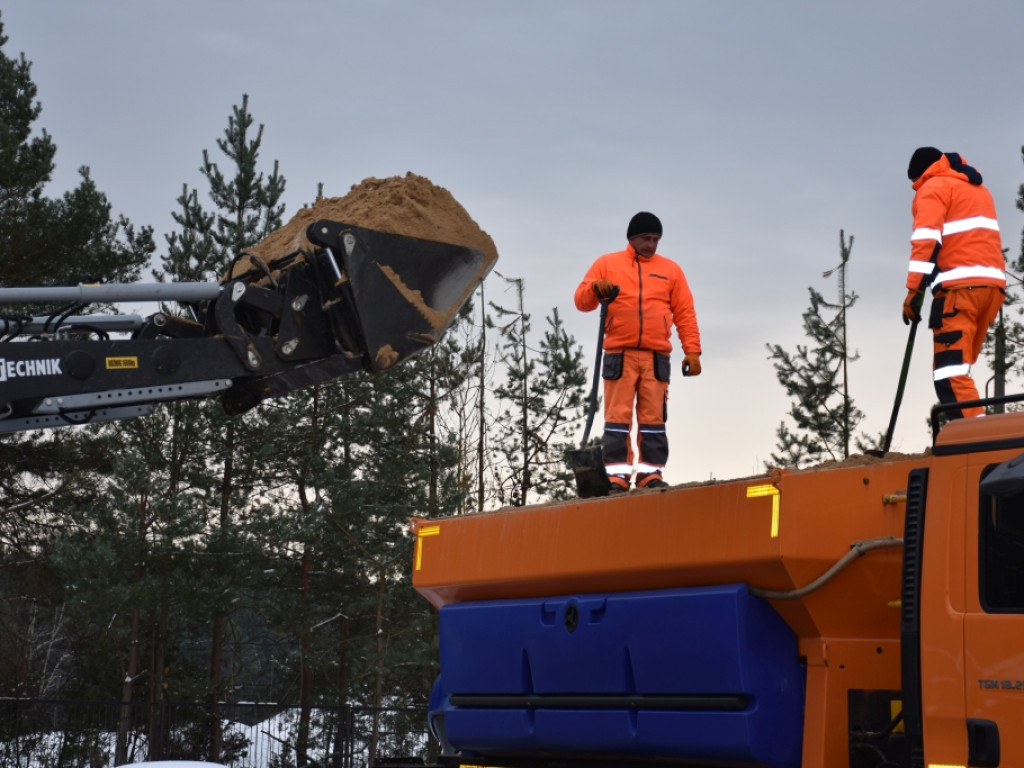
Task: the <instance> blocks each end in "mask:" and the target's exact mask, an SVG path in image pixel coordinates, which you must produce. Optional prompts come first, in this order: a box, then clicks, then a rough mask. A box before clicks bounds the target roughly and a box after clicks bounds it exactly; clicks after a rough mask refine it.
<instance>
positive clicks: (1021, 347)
mask: <svg viewBox="0 0 1024 768" xmlns="http://www.w3.org/2000/svg"><path fill="white" fill-rule="evenodd" d="M1021 159H1022V160H1024V147H1021ZM1016 207H1017V210H1018V211H1024V184H1021V185H1020V186H1019V187H1018V188H1017V200H1016ZM1004 226H1005V225H1004ZM1008 251H1009V249H1008V248H1004V249H1003V253H1004V254H1005V253H1007V252H1008ZM1022 280H1024V229H1022V233H1021V243H1020V247H1019V249H1018V252H1017V257H1016V258H1015V259H1012V260H1009V259H1008V260H1007V269H1006V300H1005V302H1004V303H1003V307H1002V309H1000V311H999V317H998V318H997V319H996V322H995V324H994V325H993V326H992V329H991V332H990V333H989V334H988V336H987V337H986V338H985V344H984V346H983V348H982V354H983V355H984V357H985V358H986V359H987V360H988V361H989V365H990V366H991V368H992V383H993V388H992V391H991V392H988V388H987V387H986V391H985V392H983V393H982V394H983V395H987V394H991V395H992V396H994V397H1001V396H1003V395H1004V394H1007V386H1008V385H1011V386H1013V385H1016V387H1017V388H1019V387H1020V386H1021V380H1020V377H1019V376H1017V377H1016V380H1014V374H1015V372H1017V371H1020V370H1021V365H1022V363H1024V322H1022V320H1021V317H1022V316H1024V294H1022V286H1024V282H1022ZM1009 408H1011V409H1018V408H1020V405H1016V404H1012V405H1010V406H1009ZM1005 409H1006V406H1003V405H1001V404H999V405H996V406H994V408H993V410H994V411H996V412H1002V411H1003V410H1005Z"/></svg>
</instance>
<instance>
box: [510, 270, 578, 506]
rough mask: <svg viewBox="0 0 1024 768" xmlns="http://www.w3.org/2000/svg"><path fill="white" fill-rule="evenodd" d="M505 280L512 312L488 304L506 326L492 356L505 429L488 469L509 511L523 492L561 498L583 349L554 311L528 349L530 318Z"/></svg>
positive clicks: (567, 483)
mask: <svg viewBox="0 0 1024 768" xmlns="http://www.w3.org/2000/svg"><path fill="white" fill-rule="evenodd" d="M506 280H507V281H508V282H509V283H511V284H512V285H513V286H514V287H515V290H516V296H517V302H518V309H516V310H509V309H506V308H504V307H502V306H499V305H497V304H493V303H492V305H491V306H492V308H493V309H494V310H495V312H497V314H498V315H499V317H508V318H511V321H510V322H508V323H507V324H506V325H504V326H503V327H501V328H500V329H499V333H500V334H501V336H502V342H501V347H500V352H499V359H500V360H501V362H502V363H503V364H504V373H505V378H504V381H502V382H501V383H500V384H499V385H498V386H497V387H495V389H494V395H495V397H497V398H498V399H499V401H500V412H501V414H503V415H502V416H501V417H500V418H499V419H498V422H499V423H501V424H502V428H503V429H504V430H505V432H504V434H502V435H500V436H499V437H498V438H497V441H496V448H495V453H496V454H498V456H499V457H500V459H501V461H500V463H498V464H496V465H495V467H494V471H495V482H496V485H497V488H498V493H499V500H500V501H501V502H502V503H507V504H510V505H512V506H522V505H524V504H526V503H528V500H529V498H530V494H531V493H532V494H534V495H535V496H537V497H539V498H541V499H544V498H565V497H566V496H568V495H569V493H570V488H571V486H572V472H571V470H570V468H569V467H568V465H567V464H566V463H565V458H564V456H565V452H566V450H568V448H569V447H570V446H571V445H572V443H571V438H572V432H573V429H574V428H575V425H576V423H577V422H578V421H579V420H580V418H581V417H582V414H583V410H584V408H585V405H586V403H585V394H584V391H585V387H586V383H587V381H586V380H587V373H586V369H585V368H584V367H583V350H582V348H581V347H580V345H579V344H577V343H576V341H575V339H573V338H572V336H570V335H569V334H568V333H567V332H566V330H565V326H564V325H563V324H562V321H561V318H560V317H559V315H558V309H557V308H554V309H553V310H552V314H551V315H549V316H548V317H547V318H545V320H546V322H547V324H548V330H547V331H546V332H545V334H544V338H543V340H542V341H541V344H540V347H539V348H538V349H536V350H534V349H531V348H530V346H529V344H528V342H527V339H528V336H529V334H530V331H531V325H530V315H529V314H527V313H526V312H525V311H524V310H523V281H522V280H521V279H514V280H510V279H508V278H506Z"/></svg>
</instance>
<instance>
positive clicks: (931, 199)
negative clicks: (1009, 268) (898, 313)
mask: <svg viewBox="0 0 1024 768" xmlns="http://www.w3.org/2000/svg"><path fill="white" fill-rule="evenodd" d="M914 190H915V195H914V203H913V205H912V207H911V210H912V212H913V215H914V234H913V235H912V236H911V238H910V244H911V250H910V270H909V274H908V275H907V290H911V291H915V290H919V289H922V288H926V287H927V286H928V284H929V281H930V282H931V286H932V290H935V289H937V288H949V287H951V286H956V285H995V286H998V287H1000V288H1003V287H1005V286H1006V276H1005V274H1004V272H1003V270H1004V269H1005V267H1006V260H1005V259H1004V258H1003V252H1002V243H1001V242H1000V239H999V224H998V222H997V221H996V207H995V203H994V202H993V201H992V195H991V194H990V193H989V191H988V189H986V188H985V187H984V186H983V185H982V183H981V174H979V173H978V172H977V171H976V170H975V169H974V168H972V167H970V166H969V165H966V164H965V163H964V162H963V158H961V157H960V156H959V155H957V154H955V153H950V154H948V155H943V156H942V157H940V158H939V159H938V160H936V161H935V162H934V163H932V164H931V165H930V166H928V169H927V170H926V171H925V172H924V173H923V174H922V175H921V178H919V179H918V180H917V181H915V182H914Z"/></svg>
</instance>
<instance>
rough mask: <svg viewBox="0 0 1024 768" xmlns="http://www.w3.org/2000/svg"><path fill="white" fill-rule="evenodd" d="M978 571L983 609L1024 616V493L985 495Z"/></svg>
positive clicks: (981, 509) (982, 503) (982, 501)
mask: <svg viewBox="0 0 1024 768" xmlns="http://www.w3.org/2000/svg"><path fill="white" fill-rule="evenodd" d="M979 519H980V531H979V552H978V561H979V562H978V567H979V569H980V573H979V583H980V592H981V594H980V598H981V605H982V607H983V608H984V609H985V610H986V611H988V612H989V613H1019V612H1020V613H1024V491H1022V492H1020V493H1016V494H1012V495H1006V496H990V495H988V494H986V493H982V494H981V498H980V504H979Z"/></svg>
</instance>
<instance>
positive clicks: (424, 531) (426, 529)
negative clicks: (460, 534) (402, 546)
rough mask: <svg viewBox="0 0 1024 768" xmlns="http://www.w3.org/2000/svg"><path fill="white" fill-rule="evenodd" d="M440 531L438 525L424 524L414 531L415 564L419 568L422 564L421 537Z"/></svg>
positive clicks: (437, 533)
mask: <svg viewBox="0 0 1024 768" xmlns="http://www.w3.org/2000/svg"><path fill="white" fill-rule="evenodd" d="M440 533H441V526H440V525H426V526H423V527H421V528H420V529H419V530H418V531H417V532H416V566H415V570H417V571H418V570H419V569H420V568H421V567H422V566H423V539H424V537H426V536H437V535H439V534H440Z"/></svg>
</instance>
